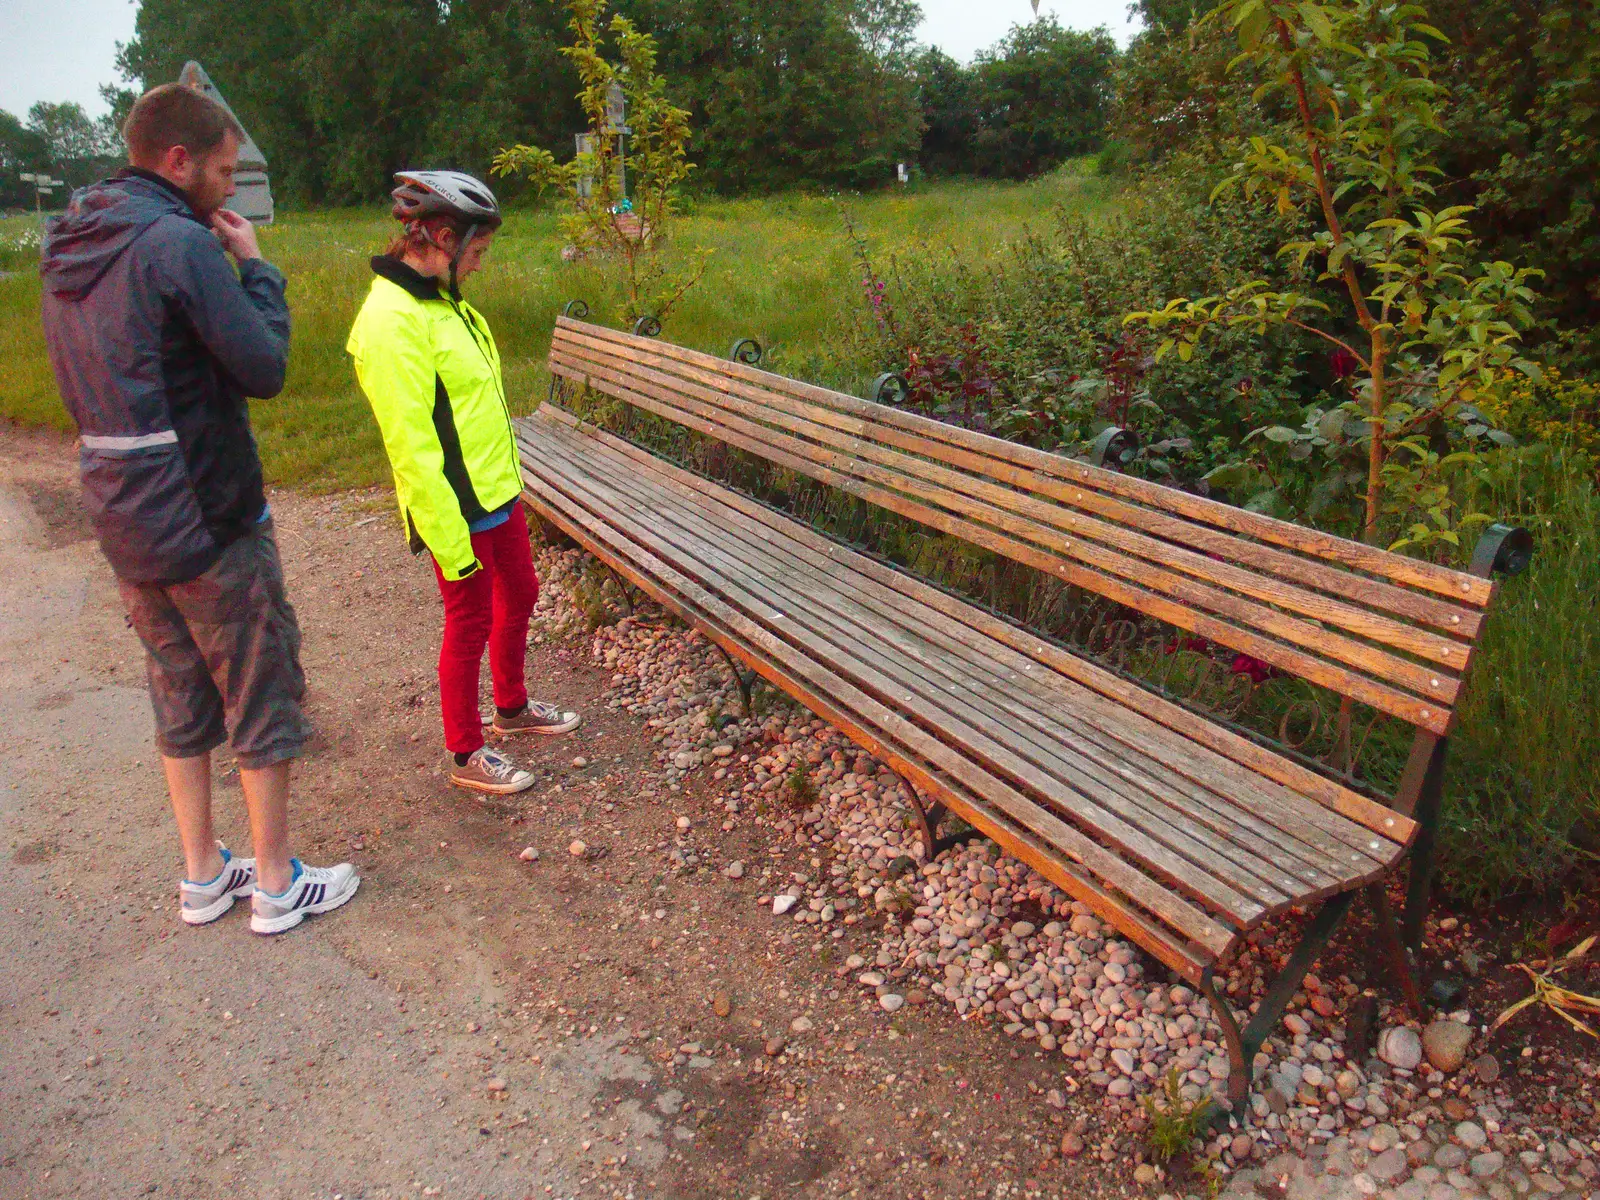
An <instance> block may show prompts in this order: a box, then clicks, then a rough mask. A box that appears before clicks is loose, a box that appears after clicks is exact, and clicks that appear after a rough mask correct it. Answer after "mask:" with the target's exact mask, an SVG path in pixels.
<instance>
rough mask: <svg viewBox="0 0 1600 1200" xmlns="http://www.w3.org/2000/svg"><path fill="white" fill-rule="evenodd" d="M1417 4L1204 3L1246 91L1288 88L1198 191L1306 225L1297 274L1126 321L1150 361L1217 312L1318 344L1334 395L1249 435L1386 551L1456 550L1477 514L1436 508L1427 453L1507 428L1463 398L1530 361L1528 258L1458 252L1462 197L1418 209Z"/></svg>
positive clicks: (1381, 0)
mask: <svg viewBox="0 0 1600 1200" xmlns="http://www.w3.org/2000/svg"><path fill="white" fill-rule="evenodd" d="M1426 16H1427V14H1426V12H1425V10H1424V9H1423V8H1422V7H1421V6H1420V5H1417V4H1406V3H1395V2H1393V0H1329V2H1326V3H1319V2H1315V0H1223V2H1222V3H1221V4H1219V5H1218V6H1217V7H1216V8H1215V9H1214V10H1213V11H1212V12H1210V13H1208V14H1207V15H1206V16H1205V17H1204V18H1203V20H1205V21H1216V22H1226V23H1227V24H1228V25H1229V26H1231V27H1232V28H1233V29H1234V30H1235V31H1236V32H1237V34H1238V38H1239V43H1240V46H1241V53H1240V54H1239V56H1238V57H1237V58H1236V59H1234V61H1233V64H1232V66H1231V67H1230V69H1234V68H1237V67H1238V66H1240V65H1241V64H1245V63H1253V64H1254V65H1255V66H1256V68H1257V69H1258V70H1259V71H1260V73H1261V77H1262V78H1263V79H1265V80H1266V81H1267V82H1265V83H1264V84H1263V85H1262V87H1261V88H1260V89H1258V90H1257V92H1256V93H1255V99H1256V100H1257V101H1258V102H1261V101H1268V100H1271V101H1274V102H1277V101H1280V100H1281V101H1283V102H1286V107H1287V111H1288V112H1289V114H1290V116H1289V117H1288V119H1287V120H1286V121H1285V122H1284V123H1283V124H1282V125H1281V126H1280V127H1279V131H1278V132H1277V133H1276V134H1275V135H1273V136H1265V137H1259V136H1258V137H1251V138H1250V139H1249V140H1248V141H1247V142H1246V143H1245V144H1244V145H1243V147H1242V156H1241V159H1240V161H1239V162H1238V163H1237V164H1236V165H1235V167H1234V170H1233V173H1232V174H1231V175H1230V176H1229V177H1228V178H1227V179H1226V180H1224V181H1223V183H1222V184H1221V185H1219V187H1218V188H1217V192H1216V193H1214V195H1213V199H1215V196H1216V195H1217V194H1221V193H1223V192H1226V191H1228V190H1230V189H1235V188H1242V189H1243V191H1244V192H1245V194H1246V195H1248V196H1251V197H1259V198H1261V199H1263V200H1270V201H1271V202H1272V203H1274V204H1275V205H1276V208H1277V209H1278V211H1279V212H1280V213H1284V214H1292V213H1296V212H1298V214H1299V215H1300V217H1301V218H1302V220H1303V222H1304V223H1305V224H1306V225H1307V226H1308V227H1309V231H1308V233H1307V235H1306V236H1303V237H1298V238H1296V239H1294V240H1291V241H1289V242H1288V243H1286V244H1285V245H1283V246H1282V247H1281V249H1280V251H1279V253H1280V255H1282V256H1284V257H1287V258H1289V259H1291V260H1292V261H1293V262H1294V264H1296V266H1297V268H1298V271H1299V275H1300V278H1301V279H1303V280H1305V281H1306V283H1307V284H1308V285H1309V286H1306V287H1303V288H1301V289H1300V290H1278V289H1276V288H1274V287H1273V285H1272V284H1271V283H1269V282H1268V281H1266V280H1262V279H1256V280H1251V281H1248V282H1246V283H1244V284H1241V285H1240V286H1238V287H1235V288H1233V289H1232V290H1231V291H1229V292H1227V293H1225V294H1222V295H1217V296H1205V297H1201V298H1199V299H1193V298H1184V299H1176V300H1172V301H1170V302H1168V303H1167V304H1166V305H1165V306H1163V307H1161V308H1158V309H1156V310H1154V311H1151V312H1137V313H1130V314H1129V315H1128V316H1127V318H1126V321H1127V322H1128V323H1130V324H1132V323H1144V324H1147V325H1149V326H1150V327H1151V328H1152V329H1154V330H1156V331H1158V332H1159V334H1160V335H1161V338H1162V340H1161V341H1160V344H1159V345H1158V347H1157V356H1158V357H1162V356H1165V355H1166V354H1169V353H1173V352H1176V353H1177V354H1178V355H1179V357H1180V358H1182V359H1184V360H1188V359H1189V358H1190V357H1192V356H1193V354H1194V353H1195V352H1196V350H1197V348H1199V347H1200V346H1201V345H1202V343H1203V340H1204V339H1205V337H1206V335H1207V333H1208V331H1212V330H1215V329H1217V328H1219V327H1246V328H1253V329H1254V330H1255V331H1257V332H1258V333H1259V334H1262V335H1265V334H1266V333H1267V331H1268V330H1269V329H1272V328H1274V327H1279V328H1285V327H1286V328H1290V329H1294V330H1299V331H1301V332H1302V333H1304V334H1306V335H1309V336H1311V337H1313V338H1316V339H1320V340H1321V341H1323V342H1326V343H1327V344H1328V345H1329V346H1330V348H1331V353H1330V360H1331V361H1332V362H1333V364H1334V365H1335V370H1334V374H1335V376H1336V377H1338V382H1337V383H1336V384H1335V389H1336V390H1335V392H1334V393H1333V394H1331V395H1329V396H1327V397H1325V400H1326V403H1325V404H1317V405H1313V406H1311V407H1310V408H1309V409H1308V410H1307V413H1306V420H1305V423H1304V425H1303V426H1302V427H1301V428H1299V429H1293V428H1290V427H1288V426H1282V425H1274V426H1268V427H1265V428H1262V429H1258V430H1255V431H1254V432H1253V433H1252V434H1251V435H1250V438H1251V439H1262V440H1264V441H1265V442H1266V443H1268V444H1276V445H1277V446H1278V447H1281V452H1282V454H1283V455H1285V456H1287V458H1288V459H1289V460H1290V461H1291V462H1292V461H1296V460H1298V461H1300V462H1305V463H1309V462H1310V461H1311V460H1312V459H1313V458H1321V459H1323V460H1324V461H1323V462H1322V464H1321V465H1322V468H1323V470H1322V473H1321V478H1320V479H1319V480H1318V482H1317V484H1316V486H1315V488H1314V489H1313V494H1312V497H1311V499H1310V501H1309V503H1308V507H1309V508H1311V509H1313V510H1314V509H1316V508H1318V507H1326V506H1327V505H1328V504H1329V503H1330V502H1331V501H1333V500H1334V499H1335V498H1337V497H1338V496H1340V495H1341V494H1343V495H1344V496H1345V497H1347V498H1351V499H1353V500H1355V501H1356V507H1357V510H1358V511H1357V513H1356V514H1355V516H1356V521H1357V523H1358V524H1359V527H1360V530H1361V535H1362V537H1363V539H1364V540H1366V541H1367V542H1369V543H1373V544H1376V543H1378V542H1379V540H1380V537H1382V536H1384V535H1385V534H1392V535H1394V536H1393V538H1392V542H1391V545H1392V547H1393V548H1396V549H1399V548H1410V549H1411V550H1412V551H1413V552H1427V551H1428V550H1430V549H1431V550H1433V551H1438V550H1441V549H1442V548H1443V547H1444V546H1450V547H1455V546H1459V544H1460V541H1461V537H1460V531H1461V530H1462V529H1463V527H1465V526H1468V525H1470V524H1472V523H1474V522H1480V521H1485V520H1487V518H1485V517H1483V516H1482V515H1481V514H1471V513H1467V514H1463V513H1461V512H1459V511H1457V510H1456V509H1455V508H1454V507H1453V505H1452V502H1451V498H1450V489H1449V488H1448V487H1447V486H1446V484H1445V483H1444V481H1443V475H1444V472H1443V471H1442V470H1441V468H1443V467H1446V466H1448V465H1449V464H1451V463H1452V462H1458V461H1460V460H1461V459H1462V458H1463V457H1470V456H1472V455H1473V454H1474V453H1475V452H1476V449H1477V448H1481V447H1483V446H1486V445H1490V444H1493V443H1495V442H1505V441H1509V439H1508V438H1507V437H1506V435H1504V434H1502V433H1500V432H1498V431H1496V430H1494V429H1492V428H1490V426H1489V424H1488V422H1487V421H1486V420H1485V419H1484V418H1483V417H1482V415H1481V411H1480V409H1479V407H1478V405H1479V404H1480V403H1481V402H1482V401H1483V400H1485V399H1487V398H1488V397H1489V396H1491V395H1493V394H1494V393H1496V392H1497V391H1498V389H1501V388H1503V387H1504V386H1505V384H1506V382H1507V380H1508V378H1509V377H1510V376H1511V375H1512V373H1514V372H1518V371H1520V372H1522V373H1524V374H1526V375H1528V376H1530V377H1533V378H1537V377H1538V368H1537V367H1536V366H1535V365H1534V364H1533V363H1532V362H1530V361H1529V360H1528V359H1527V358H1525V357H1524V356H1523V354H1522V349H1521V334H1522V331H1523V330H1525V329H1527V328H1528V327H1529V326H1530V325H1531V324H1532V314H1531V307H1532V305H1533V303H1534V301H1535V299H1536V297H1535V294H1534V291H1533V289H1532V287H1531V286H1530V280H1531V278H1532V277H1533V276H1535V275H1537V274H1539V272H1537V271H1533V270H1529V269H1527V268H1520V267H1516V266H1514V265H1512V264H1510V263H1506V262H1479V261H1476V259H1475V255H1474V251H1475V242H1474V240H1473V238H1472V232H1471V227H1470V225H1469V222H1468V218H1469V216H1470V214H1471V212H1472V210H1471V209H1470V208H1464V207H1447V208H1443V209H1439V210H1434V209H1432V208H1430V206H1429V202H1430V199H1431V197H1432V196H1433V194H1434V187H1433V180H1435V179H1436V178H1437V177H1438V176H1439V170H1438V168H1437V167H1436V166H1435V164H1434V155H1433V152H1432V148H1433V146H1434V144H1435V139H1436V138H1437V136H1438V135H1439V133H1440V132H1441V126H1440V122H1439V116H1438V111H1439V106H1440V104H1441V103H1442V101H1443V99H1444V96H1443V89H1442V88H1441V86H1440V85H1439V84H1438V83H1436V82H1435V81H1434V80H1433V79H1432V78H1431V76H1430V71H1429V43H1430V42H1434V41H1441V40H1443V35H1442V34H1441V33H1439V31H1438V30H1436V29H1434V28H1433V27H1432V26H1430V25H1428V24H1427V23H1426ZM1313 278H1314V280H1315V283H1314V284H1312V283H1311V281H1312V279H1313ZM1260 461H1261V462H1262V463H1265V462H1266V459H1265V458H1262V459H1261V460H1260ZM1252 474H1254V472H1253V471H1252V470H1251V469H1250V467H1249V465H1248V464H1246V463H1243V462H1241V463H1234V464H1229V465H1227V466H1224V467H1222V468H1219V469H1218V470H1217V471H1216V472H1213V476H1215V477H1216V478H1217V479H1219V480H1220V481H1222V482H1227V483H1233V484H1237V483H1239V482H1242V481H1244V480H1245V479H1246V478H1247V477H1249V476H1251V475H1252ZM1262 483H1263V487H1262V490H1261V492H1259V493H1258V494H1257V495H1256V496H1255V497H1253V498H1252V499H1253V501H1254V506H1255V507H1260V508H1271V507H1273V504H1274V501H1275V500H1276V499H1277V497H1276V495H1275V493H1276V491H1277V489H1276V487H1275V486H1274V483H1275V481H1274V480H1273V479H1272V478H1270V477H1264V478H1263V479H1262ZM1310 515H1315V512H1314V511H1313V512H1312V513H1311V514H1310ZM1402 523H1403V526H1404V527H1403V528H1402V527H1400V525H1401V524H1402Z"/></svg>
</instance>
